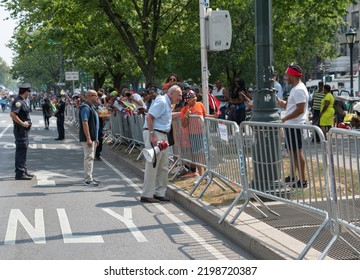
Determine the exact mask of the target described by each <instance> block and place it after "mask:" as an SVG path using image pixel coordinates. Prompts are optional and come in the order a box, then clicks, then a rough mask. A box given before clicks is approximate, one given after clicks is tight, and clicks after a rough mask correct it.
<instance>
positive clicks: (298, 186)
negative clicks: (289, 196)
mask: <svg viewBox="0 0 360 280" xmlns="http://www.w3.org/2000/svg"><path fill="white" fill-rule="evenodd" d="M292 187H293V188H299V189H306V188H307V187H308V182H307V181H304V182H303V183H302V184H301V181H300V180H298V181H297V182H296V183H295V184H293V185H292Z"/></svg>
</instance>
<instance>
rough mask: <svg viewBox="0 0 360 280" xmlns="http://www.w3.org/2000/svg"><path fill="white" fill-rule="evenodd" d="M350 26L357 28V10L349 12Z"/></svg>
mask: <svg viewBox="0 0 360 280" xmlns="http://www.w3.org/2000/svg"><path fill="white" fill-rule="evenodd" d="M351 27H352V28H354V29H359V12H353V13H351Z"/></svg>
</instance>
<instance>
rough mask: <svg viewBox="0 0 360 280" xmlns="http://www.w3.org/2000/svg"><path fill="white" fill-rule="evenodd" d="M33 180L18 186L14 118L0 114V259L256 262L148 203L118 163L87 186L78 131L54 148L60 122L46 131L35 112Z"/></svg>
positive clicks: (186, 217) (187, 217)
mask: <svg viewBox="0 0 360 280" xmlns="http://www.w3.org/2000/svg"><path fill="white" fill-rule="evenodd" d="M32 120H33V124H34V125H33V129H32V130H31V134H30V147H29V150H28V161H27V163H28V168H29V171H30V172H32V173H35V174H36V177H35V178H33V180H31V181H15V180H14V153H15V144H14V136H13V133H12V128H13V126H12V122H11V120H10V117H9V112H5V113H0V221H1V223H0V251H1V254H0V259H3V260H23V259H29V260H51V259H55V260H89V259H92V260H141V259H143V260H190V259H196V260H217V259H225V260H226V259H229V260H238V259H253V257H252V256H251V255H249V254H248V253H246V252H244V251H243V250H241V249H240V248H238V247H237V246H235V245H234V244H232V243H231V242H230V241H228V240H226V239H225V238H224V237H223V236H221V235H220V234H219V233H217V232H215V231H214V230H212V229H211V228H210V227H209V226H207V225H206V224H204V223H203V222H202V221H200V220H198V219H196V218H195V217H194V216H192V215H191V214H190V213H187V212H185V211H184V210H183V209H181V208H179V207H178V206H177V205H174V204H172V203H161V204H142V203H140V202H139V196H140V195H139V192H140V190H141V186H142V180H143V179H142V178H138V176H136V175H135V172H133V171H132V170H131V168H130V167H128V166H122V165H120V164H119V163H118V162H117V161H116V157H114V158H108V159H106V158H105V160H104V161H101V162H99V161H96V162H95V168H94V177H95V178H96V179H98V180H100V181H101V184H100V185H99V186H98V187H87V186H84V185H83V151H82V148H81V146H80V145H79V142H78V140H77V137H78V136H77V132H76V129H74V128H71V129H68V128H66V140H65V141H55V140H54V138H56V137H57V131H56V119H55V118H51V128H50V130H49V131H47V130H44V124H43V120H42V115H41V113H40V112H34V113H32Z"/></svg>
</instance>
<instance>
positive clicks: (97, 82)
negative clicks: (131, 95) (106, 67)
mask: <svg viewBox="0 0 360 280" xmlns="http://www.w3.org/2000/svg"><path fill="white" fill-rule="evenodd" d="M105 77H106V72H102V73H99V72H94V89H95V90H96V91H98V90H99V89H100V88H102V87H103V85H104V82H105Z"/></svg>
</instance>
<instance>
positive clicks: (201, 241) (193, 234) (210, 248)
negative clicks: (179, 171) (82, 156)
mask: <svg viewBox="0 0 360 280" xmlns="http://www.w3.org/2000/svg"><path fill="white" fill-rule="evenodd" d="M102 161H103V162H104V163H105V164H106V165H107V166H109V167H110V168H111V169H112V170H113V171H114V172H115V173H116V174H118V175H119V176H120V177H121V178H122V179H124V180H125V181H126V182H127V183H128V184H129V185H130V186H131V187H133V188H134V189H136V191H137V192H138V193H141V189H140V188H139V187H138V186H137V185H136V184H135V183H134V182H133V181H132V180H131V179H129V178H128V177H126V176H125V175H124V174H123V173H122V172H120V171H119V170H118V169H117V168H116V167H115V166H113V165H112V164H111V163H110V162H108V161H107V160H105V159H104V158H102ZM154 205H155V206H156V207H157V208H158V209H159V210H160V211H161V212H162V213H163V214H165V215H166V216H167V217H168V218H169V219H170V220H172V221H173V222H174V223H176V224H177V225H178V226H179V227H180V228H181V229H182V230H183V231H184V232H186V233H187V234H188V235H190V236H191V237H192V238H193V239H194V240H195V241H197V242H198V243H199V244H200V245H201V246H202V247H203V248H204V249H206V250H207V251H208V252H209V253H210V254H212V255H213V256H214V257H215V258H216V259H218V260H227V258H226V257H225V256H224V255H223V254H222V253H220V252H219V251H218V250H217V249H216V248H215V247H214V246H212V245H210V244H208V243H206V241H205V240H204V239H203V238H202V237H201V236H199V235H198V234H197V233H196V232H195V231H193V230H192V229H191V228H190V227H189V226H187V225H186V224H185V223H184V222H182V221H181V220H180V219H178V218H177V217H176V216H175V215H173V214H172V213H170V212H169V211H168V210H166V208H165V207H163V206H162V205H160V204H154Z"/></svg>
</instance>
